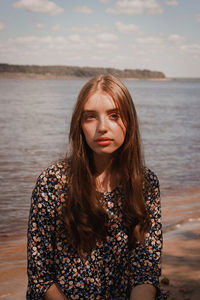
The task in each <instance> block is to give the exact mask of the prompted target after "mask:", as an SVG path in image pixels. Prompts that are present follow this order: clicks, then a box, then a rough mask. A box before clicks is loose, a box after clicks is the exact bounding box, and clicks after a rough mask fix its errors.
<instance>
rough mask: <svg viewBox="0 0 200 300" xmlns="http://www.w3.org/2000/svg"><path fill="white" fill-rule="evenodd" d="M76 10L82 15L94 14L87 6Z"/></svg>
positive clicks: (78, 7)
mask: <svg viewBox="0 0 200 300" xmlns="http://www.w3.org/2000/svg"><path fill="white" fill-rule="evenodd" d="M75 10H76V11H77V12H79V13H81V14H92V9H91V8H89V7H87V6H77V7H76V8H75Z"/></svg>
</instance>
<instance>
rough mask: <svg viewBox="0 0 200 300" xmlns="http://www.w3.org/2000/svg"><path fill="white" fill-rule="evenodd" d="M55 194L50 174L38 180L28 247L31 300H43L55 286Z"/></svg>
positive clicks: (34, 195)
mask: <svg viewBox="0 0 200 300" xmlns="http://www.w3.org/2000/svg"><path fill="white" fill-rule="evenodd" d="M53 197H54V196H53V194H52V192H51V191H50V188H49V186H48V179H47V178H46V174H45V173H42V174H41V175H40V177H39V178H38V181H37V183H36V186H35V188H34V190H33V193H32V198H31V209H30V216H29V224H28V237H27V238H28V245H27V260H28V262H27V273H28V289H27V295H26V299H27V300H33V299H34V300H39V299H41V298H42V297H43V296H44V293H45V292H46V290H47V289H48V288H49V287H50V286H51V285H52V284H53V283H54V282H55V281H54V277H53V274H55V272H54V266H53V256H54V250H53V249H54V247H53V243H54V238H53V235H54V231H55V224H54V223H55V221H54V213H55V208H54V207H53V206H54V204H53Z"/></svg>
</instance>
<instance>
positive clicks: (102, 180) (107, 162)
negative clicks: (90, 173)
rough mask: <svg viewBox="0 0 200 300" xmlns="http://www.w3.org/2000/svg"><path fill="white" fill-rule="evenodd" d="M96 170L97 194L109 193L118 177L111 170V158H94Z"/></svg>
mask: <svg viewBox="0 0 200 300" xmlns="http://www.w3.org/2000/svg"><path fill="white" fill-rule="evenodd" d="M94 163H95V169H96V175H95V177H96V187H97V190H98V191H99V192H110V191H112V190H113V189H114V188H115V187H116V186H117V185H118V184H119V180H118V176H117V174H116V172H113V171H112V169H111V157H110V156H109V157H108V156H107V157H106V156H105V157H101V158H99V157H98V158H97V157H94Z"/></svg>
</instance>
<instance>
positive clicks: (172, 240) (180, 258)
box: [0, 197, 200, 300]
mask: <svg viewBox="0 0 200 300" xmlns="http://www.w3.org/2000/svg"><path fill="white" fill-rule="evenodd" d="M191 201H192V197H191ZM164 215H165V211H164ZM199 249H200V219H196V220H190V221H188V222H186V223H184V224H182V225H176V226H175V228H174V230H172V231H168V232H165V233H164V248H163V260H162V277H161V280H162V282H166V283H167V282H168V281H169V284H164V283H162V284H161V286H162V288H163V289H164V290H168V291H170V297H169V300H199V299H200V251H199ZM26 285H27V277H26V237H25V235H23V236H18V237H17V238H16V239H11V238H6V237H5V238H4V239H3V240H1V242H0V299H2V300H23V299H25V292H26Z"/></svg>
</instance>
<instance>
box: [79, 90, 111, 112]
mask: <svg viewBox="0 0 200 300" xmlns="http://www.w3.org/2000/svg"><path fill="white" fill-rule="evenodd" d="M102 108H104V109H115V108H116V109H117V105H116V103H115V101H114V100H113V98H112V97H111V96H110V95H109V94H107V93H103V92H97V93H95V94H92V95H91V96H90V97H89V98H88V99H87V100H86V102H85V104H84V107H83V109H84V110H98V109H102Z"/></svg>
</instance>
